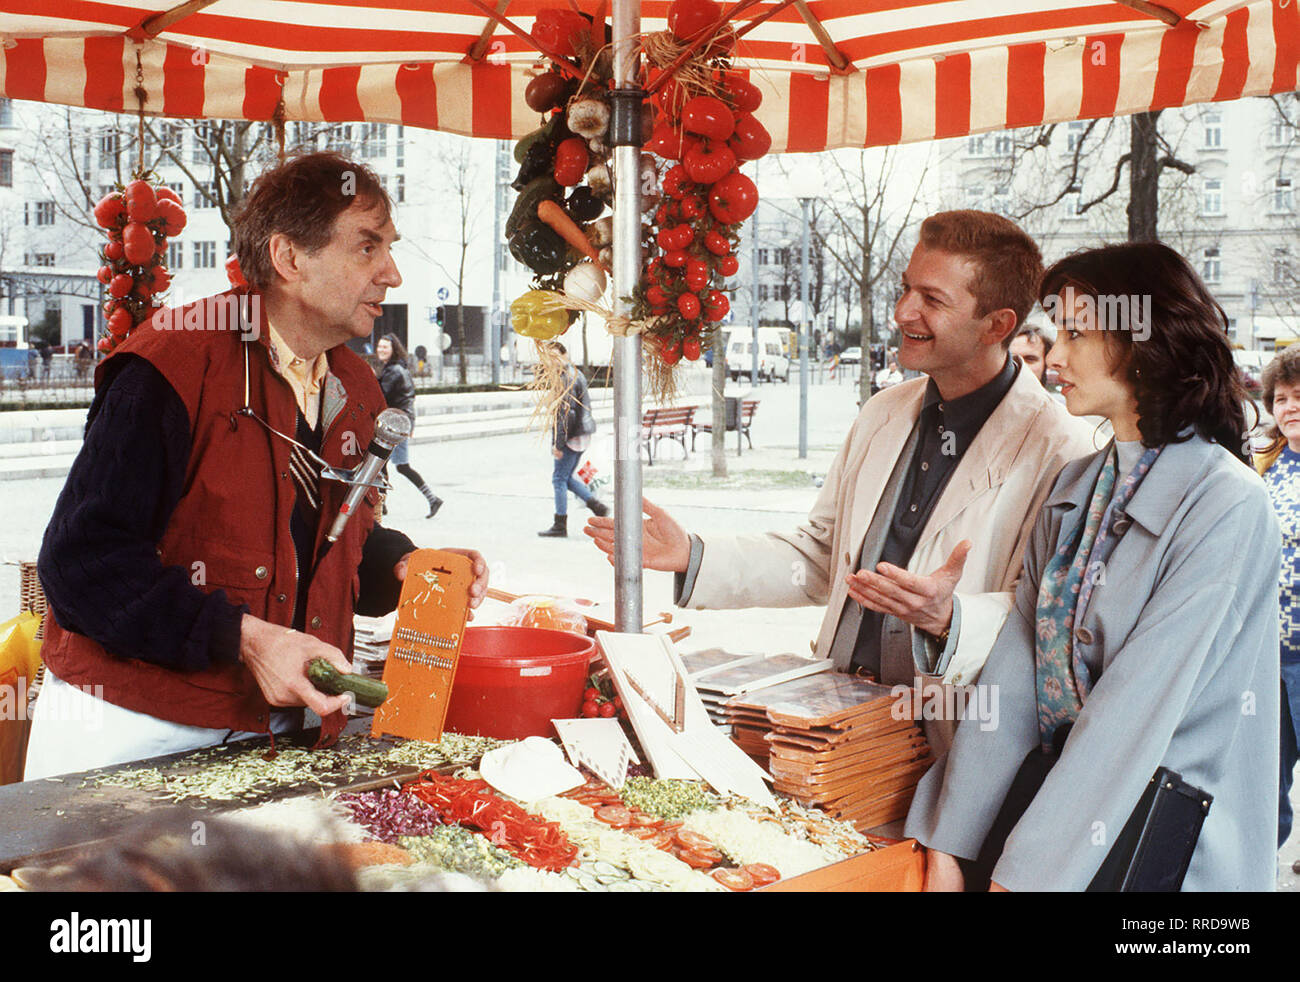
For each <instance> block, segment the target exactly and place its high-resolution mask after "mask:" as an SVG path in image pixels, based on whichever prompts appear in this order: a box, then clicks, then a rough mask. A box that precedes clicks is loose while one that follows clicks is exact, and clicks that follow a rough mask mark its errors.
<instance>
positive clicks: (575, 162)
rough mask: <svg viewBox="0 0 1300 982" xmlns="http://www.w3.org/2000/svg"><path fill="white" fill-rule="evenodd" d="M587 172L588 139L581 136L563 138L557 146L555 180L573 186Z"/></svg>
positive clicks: (566, 185) (563, 184)
mask: <svg viewBox="0 0 1300 982" xmlns="http://www.w3.org/2000/svg"><path fill="white" fill-rule="evenodd" d="M586 173H587V141H586V140H584V139H583V138H582V137H580V136H571V137H569V138H568V139H567V140H561V141H560V145H559V146H558V147H556V148H555V182H556V183H557V184H559V185H561V186H562V187H566V188H567V187H573V185H575V184H577V183H578V182H580V181H581V180H582V177H583V175H584V174H586Z"/></svg>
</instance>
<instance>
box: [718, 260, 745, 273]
mask: <svg viewBox="0 0 1300 982" xmlns="http://www.w3.org/2000/svg"><path fill="white" fill-rule="evenodd" d="M718 272H720V273H721V274H722V275H723V276H735V275H736V274H737V273H738V272H740V260H739V259H737V258H736V257H735V256H723V257H722V258H721V259H719V260H718Z"/></svg>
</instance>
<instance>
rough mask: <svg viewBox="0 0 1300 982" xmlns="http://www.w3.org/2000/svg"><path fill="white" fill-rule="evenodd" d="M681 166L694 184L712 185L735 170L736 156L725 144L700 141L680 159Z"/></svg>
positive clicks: (715, 141) (714, 141)
mask: <svg viewBox="0 0 1300 982" xmlns="http://www.w3.org/2000/svg"><path fill="white" fill-rule="evenodd" d="M682 166H683V167H685V168H686V174H687V176H688V177H690V179H691V180H692V181H694V182H695V183H696V184H714V183H716V182H717V181H720V180H722V178H724V177H726V176H727V175H728V174H730V173H731V172H732V171H733V170H735V169H736V154H735V151H733V150H732V149H731V147H729V146H727V144H725V143H722V142H719V141H717V140H701V141H700V142H699V143H698V144H696V145H695V146H694V147H692V148H691V149H690V150H688V151H687V152H686V154H685V156H683V157H682ZM682 200H683V203H685V201H687V200H689V199H685V198H684V199H682Z"/></svg>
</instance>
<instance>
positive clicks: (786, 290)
mask: <svg viewBox="0 0 1300 982" xmlns="http://www.w3.org/2000/svg"><path fill="white" fill-rule="evenodd" d="M781 299H782V300H789V299H790V284H789V283H782V284H781Z"/></svg>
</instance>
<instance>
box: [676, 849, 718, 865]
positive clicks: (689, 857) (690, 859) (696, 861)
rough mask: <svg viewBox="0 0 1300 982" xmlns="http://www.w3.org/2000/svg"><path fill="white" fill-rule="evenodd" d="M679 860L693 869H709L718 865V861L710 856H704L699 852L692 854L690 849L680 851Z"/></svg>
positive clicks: (678, 852) (678, 853)
mask: <svg viewBox="0 0 1300 982" xmlns="http://www.w3.org/2000/svg"><path fill="white" fill-rule="evenodd" d="M677 858H678V859H680V860H681V861H682V862H683V863H685V864H686V865H687V866H689V867H691V868H692V869H709V868H710V867H712V866H716V865H717V860H715V859H713V858H712V857H710V856H702V855H700V854H699V853H698V852H692V851H691V850H690V849H678V850H677Z"/></svg>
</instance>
